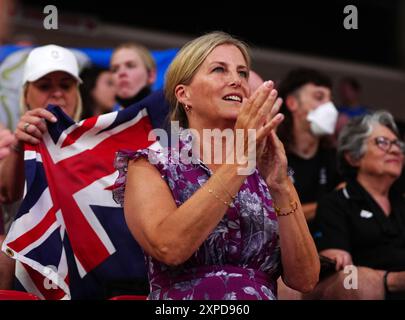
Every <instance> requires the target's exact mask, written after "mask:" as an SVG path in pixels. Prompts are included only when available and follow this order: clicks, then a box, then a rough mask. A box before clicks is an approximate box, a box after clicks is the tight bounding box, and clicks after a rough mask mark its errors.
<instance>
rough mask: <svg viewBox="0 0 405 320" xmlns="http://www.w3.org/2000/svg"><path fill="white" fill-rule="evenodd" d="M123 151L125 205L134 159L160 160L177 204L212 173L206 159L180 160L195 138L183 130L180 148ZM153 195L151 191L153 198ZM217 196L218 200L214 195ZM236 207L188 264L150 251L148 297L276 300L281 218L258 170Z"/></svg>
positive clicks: (120, 190) (120, 186)
mask: <svg viewBox="0 0 405 320" xmlns="http://www.w3.org/2000/svg"><path fill="white" fill-rule="evenodd" d="M157 146H159V144H158V143H155V144H154V145H152V146H151V147H149V148H148V149H143V150H139V151H136V152H133V151H119V152H118V153H117V157H116V160H115V166H116V168H117V169H118V170H119V177H118V179H117V182H116V189H115V190H114V199H115V200H116V201H117V202H118V203H120V204H121V205H123V203H124V191H125V183H126V172H127V166H128V160H131V159H137V158H139V157H145V158H147V159H149V161H151V163H154V165H155V167H156V168H157V170H159V172H160V174H161V176H162V179H164V180H165V181H166V183H167V184H168V186H169V188H170V190H171V192H172V194H173V198H174V200H175V202H176V204H177V206H180V205H182V204H183V203H184V202H185V201H187V199H188V198H190V197H191V196H192V195H193V193H194V192H195V191H196V190H197V189H199V188H200V187H201V186H202V185H203V184H204V183H205V182H206V181H207V180H208V179H209V178H210V176H211V174H212V172H211V171H210V169H209V168H208V167H207V166H206V165H204V164H203V163H202V161H197V162H198V163H190V164H184V163H181V162H179V161H177V162H176V161H173V160H175V157H176V156H178V154H179V151H180V152H181V151H182V150H183V149H184V148H186V150H190V149H191V137H190V136H189V135H180V143H179V148H178V149H174V148H171V149H168V148H166V149H163V148H157ZM147 196H148V195H145V197H147ZM212 201H218V200H216V199H215V198H214V197H213V199H212ZM233 204H234V207H230V208H229V209H228V211H227V212H226V214H225V215H224V217H223V219H222V220H221V221H220V223H219V224H218V226H217V227H216V228H215V230H214V231H213V232H212V233H211V234H210V235H209V236H208V238H207V239H206V240H205V242H204V243H203V244H202V245H201V246H200V248H199V249H198V250H197V251H196V252H195V253H194V254H193V255H192V256H191V257H190V258H189V259H188V260H187V261H186V262H184V263H183V264H182V265H179V266H176V267H169V266H167V265H165V264H164V263H162V262H160V261H158V260H156V259H154V258H152V257H151V256H149V255H147V256H146V264H147V270H148V273H149V280H150V290H151V292H150V294H149V297H148V299H152V300H158V299H174V300H181V299H194V300H204V299H208V300H240V299H242V300H243V299H245V300H246V299H254V300H269V299H270V300H272V299H276V291H277V287H276V285H277V284H276V280H277V278H278V277H279V275H280V273H281V263H280V247H279V237H278V222H277V218H276V215H275V212H274V209H273V206H272V200H271V197H270V194H269V190H268V187H267V185H266V183H265V181H264V180H263V179H262V178H261V176H260V175H259V173H258V171H257V170H255V171H254V173H253V174H251V175H250V176H247V179H246V180H245V182H244V183H243V184H242V186H241V188H240V190H239V193H238V194H237V197H236V200H235V201H234V203H233Z"/></svg>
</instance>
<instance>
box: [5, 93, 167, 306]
mask: <svg viewBox="0 0 405 320" xmlns="http://www.w3.org/2000/svg"><path fill="white" fill-rule="evenodd" d="M48 109H49V110H50V111H51V112H52V113H53V114H54V115H55V116H56V117H57V119H58V121H57V122H56V123H54V124H52V123H48V132H47V133H46V134H45V135H44V138H43V141H42V142H41V143H40V144H39V145H37V146H31V145H26V146H25V153H24V158H25V176H26V189H25V190H26V191H25V196H24V199H23V202H22V204H21V207H20V209H19V212H18V214H17V216H16V218H15V221H14V222H13V224H12V226H11V229H10V231H9V233H8V235H7V237H6V239H5V241H4V243H3V247H2V250H3V251H4V252H6V253H7V254H8V255H9V256H11V257H13V258H14V259H15V260H16V274H15V275H16V280H17V283H18V284H20V285H22V287H23V288H24V289H25V290H26V291H29V292H32V293H35V294H37V295H38V296H40V297H41V298H43V299H76V298H79V299H86V298H95V297H100V296H102V292H100V291H101V290H103V289H102V288H103V286H104V285H105V284H106V283H107V282H108V281H114V280H120V279H131V278H145V277H146V270H145V266H144V259H143V254H142V251H141V249H140V247H139V246H138V244H137V243H136V241H135V240H134V239H133V237H132V235H131V234H130V232H129V230H128V228H127V226H126V223H125V220H124V215H123V210H122V208H120V207H119V206H118V205H117V203H116V202H115V201H114V200H113V198H112V192H111V190H112V188H113V185H114V182H115V179H116V178H117V176H118V172H117V171H116V170H115V169H114V167H113V161H114V157H115V152H116V151H117V150H118V149H132V150H136V149H140V148H145V147H147V146H149V145H150V144H151V143H152V142H153V139H151V140H152V141H151V140H150V139H148V135H149V133H150V131H151V129H152V128H153V127H161V125H162V124H163V120H164V119H165V117H166V115H167V111H168V110H167V105H166V103H165V101H164V97H163V94H162V92H160V91H159V92H156V93H154V94H152V95H151V96H149V97H148V98H146V99H144V100H142V101H141V102H139V103H137V104H135V105H133V106H131V107H129V108H127V109H125V110H122V111H119V112H112V113H109V114H105V115H101V116H98V117H93V118H89V119H86V120H83V121H81V122H79V123H74V122H73V121H72V120H71V119H70V118H69V117H67V116H66V115H65V114H64V113H63V112H62V111H61V109H60V108H58V107H55V106H50V107H48Z"/></svg>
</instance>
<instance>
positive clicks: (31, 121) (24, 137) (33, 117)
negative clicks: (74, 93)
mask: <svg viewBox="0 0 405 320" xmlns="http://www.w3.org/2000/svg"><path fill="white" fill-rule="evenodd" d="M45 120H48V121H50V122H56V121H57V119H56V117H55V116H54V115H53V114H52V113H51V112H49V111H48V110H45V109H42V108H38V109H33V110H29V111H27V112H26V113H24V114H23V116H22V117H21V118H20V121H19V122H18V124H17V128H16V130H15V136H16V138H17V139H18V141H19V142H23V143H29V144H33V145H35V144H38V143H39V142H40V141H41V139H42V136H43V134H44V133H45V132H46V131H47V127H46V122H45Z"/></svg>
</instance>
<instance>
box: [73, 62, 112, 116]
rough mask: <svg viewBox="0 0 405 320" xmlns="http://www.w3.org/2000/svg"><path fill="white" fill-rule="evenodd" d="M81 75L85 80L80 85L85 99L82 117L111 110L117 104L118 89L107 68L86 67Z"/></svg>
mask: <svg viewBox="0 0 405 320" xmlns="http://www.w3.org/2000/svg"><path fill="white" fill-rule="evenodd" d="M80 77H81V78H82V80H83V84H82V85H81V86H80V94H81V96H82V100H83V113H82V116H81V118H82V119H87V118H90V117H92V116H98V115H100V114H104V113H108V112H111V111H112V109H113V106H114V105H115V104H116V101H115V94H116V89H115V85H114V81H113V79H112V73H111V72H110V71H109V70H107V69H103V68H99V67H95V66H94V67H90V68H86V69H84V70H83V71H82V73H81V74H80Z"/></svg>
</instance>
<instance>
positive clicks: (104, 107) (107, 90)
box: [92, 71, 116, 112]
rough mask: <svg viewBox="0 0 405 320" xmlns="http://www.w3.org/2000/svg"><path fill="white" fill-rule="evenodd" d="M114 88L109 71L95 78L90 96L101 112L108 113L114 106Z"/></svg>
mask: <svg viewBox="0 0 405 320" xmlns="http://www.w3.org/2000/svg"><path fill="white" fill-rule="evenodd" d="M115 92H116V88H115V85H114V82H113V79H112V74H111V72H110V71H103V72H101V73H100V75H99V76H98V77H97V80H96V85H95V87H94V88H93V91H92V95H93V98H94V100H95V101H96V102H97V105H98V106H99V107H100V108H101V111H102V112H109V111H111V110H112V108H113V106H114V104H115Z"/></svg>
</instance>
